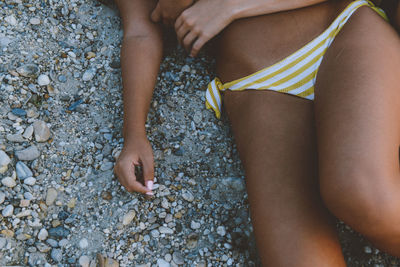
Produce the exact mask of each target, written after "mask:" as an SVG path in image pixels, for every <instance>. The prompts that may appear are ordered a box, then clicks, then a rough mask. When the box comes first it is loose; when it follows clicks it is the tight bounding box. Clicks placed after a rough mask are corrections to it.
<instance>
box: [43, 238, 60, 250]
mask: <svg viewBox="0 0 400 267" xmlns="http://www.w3.org/2000/svg"><path fill="white" fill-rule="evenodd" d="M46 243H47V244H49V245H50V246H51V247H52V248H56V247H58V242H57V240H54V239H51V238H49V239H47V240H46Z"/></svg>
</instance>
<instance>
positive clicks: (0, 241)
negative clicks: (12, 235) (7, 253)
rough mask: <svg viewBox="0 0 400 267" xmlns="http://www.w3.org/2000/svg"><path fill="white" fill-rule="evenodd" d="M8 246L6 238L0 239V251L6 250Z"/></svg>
mask: <svg viewBox="0 0 400 267" xmlns="http://www.w3.org/2000/svg"><path fill="white" fill-rule="evenodd" d="M6 244H7V239H6V238H4V237H0V249H2V248H4V247H5V246H6Z"/></svg>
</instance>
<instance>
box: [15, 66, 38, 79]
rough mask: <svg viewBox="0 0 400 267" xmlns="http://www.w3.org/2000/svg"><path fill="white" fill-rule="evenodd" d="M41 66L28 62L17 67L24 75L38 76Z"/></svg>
mask: <svg viewBox="0 0 400 267" xmlns="http://www.w3.org/2000/svg"><path fill="white" fill-rule="evenodd" d="M39 71H40V70H39V67H38V66H37V65H35V64H26V65H23V66H21V67H18V68H17V72H18V73H19V74H20V75H21V76H23V77H29V78H36V77H37V76H38V75H39Z"/></svg>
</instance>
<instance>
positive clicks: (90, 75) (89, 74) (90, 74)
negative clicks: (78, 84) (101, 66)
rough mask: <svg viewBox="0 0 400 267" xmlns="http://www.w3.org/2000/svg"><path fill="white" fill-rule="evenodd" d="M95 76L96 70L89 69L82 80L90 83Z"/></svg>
mask: <svg viewBox="0 0 400 267" xmlns="http://www.w3.org/2000/svg"><path fill="white" fill-rule="evenodd" d="M95 74H96V69H88V70H87V71H85V72H84V73H83V76H82V80H83V81H84V82H87V81H90V80H91V79H93V77H94V75H95Z"/></svg>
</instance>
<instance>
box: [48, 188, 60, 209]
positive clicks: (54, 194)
mask: <svg viewBox="0 0 400 267" xmlns="http://www.w3.org/2000/svg"><path fill="white" fill-rule="evenodd" d="M57 195H58V193H57V190H56V189H54V188H52V187H51V188H49V189H48V190H47V194H46V205H47V206H51V205H53V203H54V201H55V200H56V198H57Z"/></svg>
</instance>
